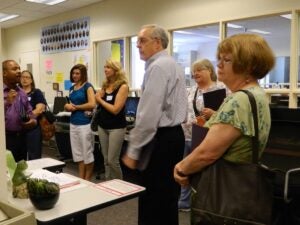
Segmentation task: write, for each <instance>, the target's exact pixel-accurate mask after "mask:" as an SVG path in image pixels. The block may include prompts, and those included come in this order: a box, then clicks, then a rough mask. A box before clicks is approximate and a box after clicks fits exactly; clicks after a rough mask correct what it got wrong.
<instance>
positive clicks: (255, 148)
mask: <svg viewBox="0 0 300 225" xmlns="http://www.w3.org/2000/svg"><path fill="white" fill-rule="evenodd" d="M239 91H242V92H244V93H245V94H247V96H248V98H249V101H250V105H251V110H252V113H253V121H254V131H255V134H254V136H253V137H252V138H251V140H252V162H253V163H255V164H258V151H259V150H258V148H259V147H258V117H257V106H256V101H255V98H254V96H253V94H252V93H251V92H250V91H248V90H239Z"/></svg>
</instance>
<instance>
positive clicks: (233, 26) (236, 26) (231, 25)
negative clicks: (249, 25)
mask: <svg viewBox="0 0 300 225" xmlns="http://www.w3.org/2000/svg"><path fill="white" fill-rule="evenodd" d="M227 27H230V28H236V29H240V28H244V27H243V26H240V25H237V24H233V23H227Z"/></svg>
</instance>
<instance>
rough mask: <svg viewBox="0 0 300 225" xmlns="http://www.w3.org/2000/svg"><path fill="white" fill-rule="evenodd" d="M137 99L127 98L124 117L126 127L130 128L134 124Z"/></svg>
mask: <svg viewBox="0 0 300 225" xmlns="http://www.w3.org/2000/svg"><path fill="white" fill-rule="evenodd" d="M139 100H140V98H139V97H131V96H130V97H128V98H127V100H126V104H125V116H126V122H127V126H132V125H133V124H134V122H135V118H136V111H137V107H138V104H139Z"/></svg>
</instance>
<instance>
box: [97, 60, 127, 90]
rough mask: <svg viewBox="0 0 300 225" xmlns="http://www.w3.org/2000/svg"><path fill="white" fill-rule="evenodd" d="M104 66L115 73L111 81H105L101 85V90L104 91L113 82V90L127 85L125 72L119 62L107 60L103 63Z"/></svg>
mask: <svg viewBox="0 0 300 225" xmlns="http://www.w3.org/2000/svg"><path fill="white" fill-rule="evenodd" d="M105 66H107V67H109V68H111V69H113V70H114V72H115V76H114V78H113V80H108V79H105V80H104V81H103V83H102V89H104V90H105V89H106V88H107V87H108V85H109V84H110V83H111V82H113V89H114V90H115V89H117V88H118V87H120V86H121V85H122V84H127V85H128V81H127V78H126V75H125V72H124V70H123V69H122V65H121V63H120V62H118V61H115V60H112V59H107V60H106V62H105Z"/></svg>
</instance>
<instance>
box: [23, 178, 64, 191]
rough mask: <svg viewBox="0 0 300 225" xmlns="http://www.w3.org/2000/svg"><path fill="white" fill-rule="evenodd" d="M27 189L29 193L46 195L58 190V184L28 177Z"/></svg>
mask: <svg viewBox="0 0 300 225" xmlns="http://www.w3.org/2000/svg"><path fill="white" fill-rule="evenodd" d="M27 189H28V192H29V193H30V194H35V195H47V194H56V193H58V192H59V185H58V184H57V183H54V182H49V181H48V180H45V179H38V178H28V179H27Z"/></svg>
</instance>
